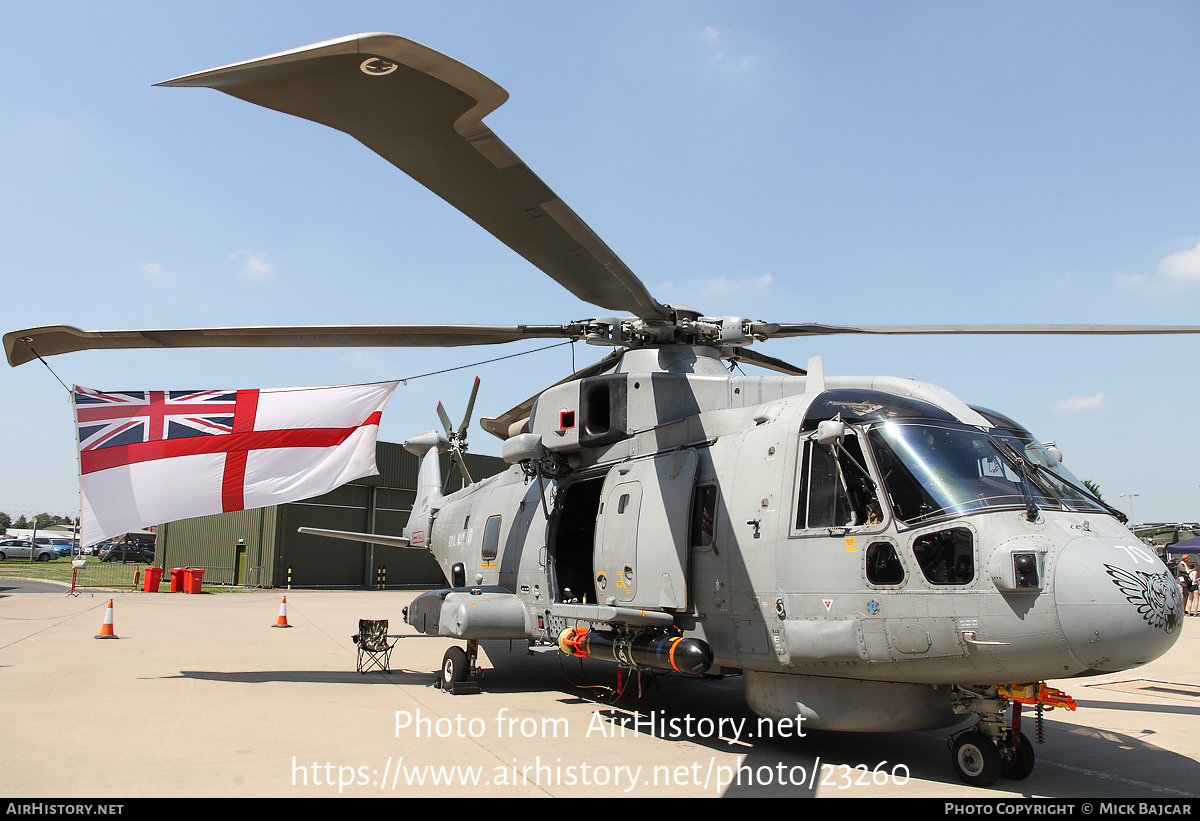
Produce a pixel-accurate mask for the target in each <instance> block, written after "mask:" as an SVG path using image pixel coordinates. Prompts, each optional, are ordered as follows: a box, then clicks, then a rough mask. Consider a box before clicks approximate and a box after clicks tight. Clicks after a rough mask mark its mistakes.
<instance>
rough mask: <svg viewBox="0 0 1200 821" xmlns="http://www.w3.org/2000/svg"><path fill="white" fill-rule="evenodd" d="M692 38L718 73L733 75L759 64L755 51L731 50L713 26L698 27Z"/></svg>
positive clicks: (718, 30) (719, 31)
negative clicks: (701, 47) (700, 46)
mask: <svg viewBox="0 0 1200 821" xmlns="http://www.w3.org/2000/svg"><path fill="white" fill-rule="evenodd" d="M693 36H694V37H695V38H696V39H697V40H699V41H700V42H701V43H702V44H703V46H704V47H705V49H706V54H707V58H708V64H709V66H710V67H712V68H714V69H717V70H718V71H721V72H724V73H729V74H735V73H741V72H743V71H747V70H749V69H751V68H753V67H754V66H755V65H757V64H758V62H759V59H760V58H759V55H758V53H757V52H755V51H745V50H738V49H736V48H731V47H730V44H729V43H728V42H727V41H726V38H725V37H724V36H723V35H722V33H721V30H720V29H717V28H714V27H713V26H700V27H699V28H697V29H694V30H693Z"/></svg>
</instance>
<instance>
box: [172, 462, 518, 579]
mask: <svg viewBox="0 0 1200 821" xmlns="http://www.w3.org/2000/svg"><path fill="white" fill-rule="evenodd" d="M465 458H466V462H467V469H468V470H469V471H470V473H471V476H472V477H473V478H474V479H475V480H476V481H478V480H479V479H481V478H485V477H488V476H492V475H494V474H496V473H500V472H502V471H504V470H505V468H507V467H508V466H507V465H506V464H505V463H504V462H503V461H502V460H501V459H499V458H497V457H494V456H478V455H475V454H470V453H468V454H465ZM442 461H443V471H444V473H445V472H449V469H450V466H451V464H452V463H451V461H450V460H449V459H443V460H442ZM375 463H376V466H377V467H378V469H379V475H378V476H367V477H364V478H362V479H356V480H354V481H352V482H350V483H348V484H345V485H343V486H342V487H340V488H337V489H336V490H334V491H332V492H330V493H326V494H325V495H323V496H317V497H315V498H312V499H306V500H304V501H302V502H289V503H288V504H282V505H275V506H272V507H265V508H258V509H256V510H243V511H237V512H234V513H221V514H217V515H213V516H200V517H197V518H194V519H183V520H180V521H177V522H168V523H166V524H163V525H160V526H159V528H158V539H157V544H156V548H155V557H154V563H155V564H156V565H158V566H159V567H164V568H172V567H202V568H204V583H205V584H209V583H215V584H231V585H249V586H262V587H289V586H290V587H358V586H363V587H380V586H386V587H399V586H438V585H442V584H445V580H444V577H443V575H442V571H441V568H439V567H438V564H437V562H435V561H434V560H433V557H432V556H431V555H430V554H429V552H428V551H426V550H409V549H406V548H399V547H385V546H383V545H370V544H361V543H358V542H348V541H342V540H339V539H328V538H324V537H320V536H310V535H306V534H304V533H299V532H297V529H298V528H300V527H319V528H325V529H328V530H350V531H355V532H359V533H386V534H391V535H396V534H399V533H400V531H401V528H403V527H404V525H405V524H407V522H408V514H409V511H411V510H412V506H413V501H414V500H415V499H416V487H417V469H418V466H419V460H418V459H417V457H416V456H414V455H413V454H411V453H409V452H408V451H406V450H404V448H403V447H401V446H400V445H398V444H393V443H390V442H379V443H377V444H376V448H375ZM453 476H454V485H453V487H454V488H458V487H461V485H462V481H461V477H459V475H458V471H457V469H455V470H454V473H453Z"/></svg>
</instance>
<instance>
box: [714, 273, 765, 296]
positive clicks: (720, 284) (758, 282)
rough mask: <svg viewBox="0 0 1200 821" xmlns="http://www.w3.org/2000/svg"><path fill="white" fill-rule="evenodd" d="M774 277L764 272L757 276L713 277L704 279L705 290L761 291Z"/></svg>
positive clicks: (724, 292)
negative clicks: (736, 277) (738, 277)
mask: <svg viewBox="0 0 1200 821" xmlns="http://www.w3.org/2000/svg"><path fill="white" fill-rule="evenodd" d="M772 280H774V277H773V276H772V275H771V274H763V275H762V276H757V277H741V278H740V279H736V280H735V279H730V278H729V277H726V276H720V277H712V278H710V279H706V280H704V286H703V287H704V292H705V293H709V294H731V293H734V292H735V291H743V290H747V289H751V290H758V291H761V290H763V289H764V288H767V287H768V286H770V284H771V282H772Z"/></svg>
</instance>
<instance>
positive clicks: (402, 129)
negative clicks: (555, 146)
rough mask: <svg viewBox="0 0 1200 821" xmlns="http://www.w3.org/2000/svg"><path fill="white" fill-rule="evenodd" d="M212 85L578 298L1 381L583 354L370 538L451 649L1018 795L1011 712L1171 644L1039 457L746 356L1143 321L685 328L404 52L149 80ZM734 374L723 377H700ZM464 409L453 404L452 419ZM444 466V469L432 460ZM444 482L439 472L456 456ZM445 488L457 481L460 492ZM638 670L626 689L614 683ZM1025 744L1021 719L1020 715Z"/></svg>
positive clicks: (1017, 749) (436, 448) (122, 337)
mask: <svg viewBox="0 0 1200 821" xmlns="http://www.w3.org/2000/svg"><path fill="white" fill-rule="evenodd" d="M162 85H165V86H173V87H178V86H201V87H209V88H215V89H218V90H220V91H223V92H225V93H227V94H230V95H232V96H235V97H239V98H241V99H244V100H247V101H250V102H252V103H256V104H258V105H262V106H265V107H268V108H272V109H275V110H278V111H282V112H284V113H288V114H293V115H295V116H298V117H302V118H305V119H309V120H313V121H315V122H318V123H323V124H325V125H328V126H330V127H332V128H335V129H338V130H340V131H343V132H346V133H348V134H350V135H351V136H353V137H355V138H356V139H358V140H359V141H361V142H362V143H364V144H365V145H367V146H368V147H369V148H371V149H372V150H374V151H375V152H376V153H378V154H380V155H381V156H382V157H384V158H385V159H386V160H388V161H389V162H391V163H392V164H393V165H395V166H396V167H398V168H400V169H401V170H402V171H404V172H405V173H407V174H409V175H411V176H412V177H413V178H415V179H416V180H417V181H419V182H421V183H422V184H423V185H425V186H426V187H428V188H429V189H431V190H432V191H433V192H434V193H436V194H437V195H439V196H441V197H442V198H444V199H445V200H447V201H448V202H449V203H451V204H452V205H454V206H455V207H457V208H458V209H460V210H461V211H462V212H463V213H465V214H466V215H467V216H468V217H470V218H471V219H473V220H474V221H475V222H477V223H478V224H479V225H481V226H482V227H483V228H485V229H486V230H487V231H489V232H490V233H492V234H493V235H494V236H496V237H497V238H498V239H499V240H500V241H502V242H503V243H505V244H506V245H508V246H509V247H510V248H512V249H513V250H515V251H517V252H518V253H519V254H521V255H522V256H523V257H525V258H526V259H527V260H528V261H529V262H531V263H532V264H533V265H534V266H536V267H537V268H539V269H540V270H542V271H543V272H544V273H546V274H548V275H549V276H550V277H551V278H553V279H554V280H555V281H557V282H558V283H559V284H561V285H562V286H563V287H565V288H566V289H567V290H568V291H570V292H571V293H572V294H574V295H575V296H577V297H579V298H580V299H582V300H583V301H585V302H588V303H590V304H592V305H595V306H597V307H599V308H601V309H603V310H604V311H606V312H616V313H618V314H621V315H620V316H609V315H605V316H599V317H594V318H591V319H586V320H579V321H572V322H568V323H566V324H561V325H489V326H467V325H389V326H320V327H270V328H241V329H233V328H213V329H185V330H135V331H80V330H78V329H76V328H70V327H66V326H53V327H43V328H35V329H29V330H22V331H16V332H13V333H9V334H7V335H5V337H4V345H5V351H6V354H7V356H8V360H9V362H10V363H11V364H12V365H14V366H15V365H18V364H21V363H22V362H27V361H29V360H31V359H33V358H34V357H36V356H48V355H53V354H61V353H66V352H70V351H77V350H84V349H97V348H106V349H113V348H148V347H161V348H176V347H208V346H212V347H224V346H248V347H255V346H354V347H363V346H418V347H420V346H460V345H489V344H498V343H505V342H511V341H515V340H521V339H527V338H534V337H538V338H563V339H571V340H579V339H582V340H585V341H587V342H589V343H593V344H596V345H605V346H611V347H612V348H613V349H614V350H613V352H612V353H611V354H610V355H608V356H607V357H605V358H604V359H602V360H600V361H599V362H597V363H596V364H594V365H592V366H590V367H587V368H584V369H583V370H580V371H578V372H576V373H573V374H571V375H570V376H568V377H567V378H565V379H563V380H561V381H560V382H558V383H557V384H555V385H553V386H551V387H549V388H547V389H546V390H544V391H542V392H541V393H539V394H538V395H537V396H534V397H532V398H530V399H529V400H528V401H526V402H524V403H522V404H521V405H519V406H517V407H515V408H513V409H512V410H510V411H508V412H507V413H504V414H502V415H500V416H497V417H494V418H487V419H483V420H482V422H481V424H482V426H483V428H484V429H485V430H487V431H489V432H490V433H492V434H495V435H496V436H498V437H499V438H501V439H503V440H504V441H503V451H502V452H503V458H504V459H505V460H506V461H507V462H508V463H510V465H511V467H510V468H509V469H508V470H507V471H506V472H504V473H501V474H499V475H497V476H493V477H491V478H488V479H485V480H482V481H478V482H471V483H470V484H468V485H467V486H466V487H464V488H463V489H461V490H458V491H456V492H453V493H449V494H446V493H444V492H443V488H442V485H441V475H442V471H441V464H440V460H441V458H442V454H444V453H447V452H448V453H449V454H450V455H451V457H452V458H454V459H455V460H456V462H457V463H458V464H460V465H463V462H462V459H461V454H462V452H463V450H464V449H465V433H466V426H467V421H468V420H469V417H470V409H468V414H467V418H465V419H464V422H463V424H462V425H460V426H459V428H458V429H453V428H452V426H451V424H450V421H449V418H448V416H447V415H446V414H445V412H444V411H440V415H441V417H442V423H443V425H444V427H445V430H446V433H445V435H443V434H442V433H440V432H437V431H430V432H428V433H426V434H424V435H422V436H418V437H416V438H413V439H410V440H408V441H407V442H406V443H405V445H406V447H408V448H409V449H410V450H411V451H413V452H415V453H417V454H418V455H419V456H420V457H421V468H420V481H419V491H418V496H417V502H416V504H415V506H414V509H413V511H412V514H411V517H410V519H409V522H408V525H407V527H406V528H405V530H404V533H403V534H401V535H399V536H386V535H381V534H354V533H339V532H331V531H322V532H323V533H325V535H330V536H335V537H340V538H348V539H352V540H357V541H367V542H374V543H379V544H391V545H402V546H407V547H412V548H417V549H428V550H430V551H431V552H432V553H433V555H434V556H435V557H436V558H437V561H438V562H439V563H440V565H441V567H442V569H443V570H444V571H445V573H446V576H447V578H448V579H449V580H450V583H451V587H449V588H447V589H444V590H437V591H432V592H430V593H426V594H424V595H422V596H421V597H419V598H417V599H416V600H415V601H414V602H413V603H412V604H411V605H410V607H408V608H407V610H406V612H405V619H406V621H407V622H408V623H409V624H411V625H413V626H414V627H416V628H417V629H419V630H420V631H422V632H424V633H427V634H430V635H436V636H443V637H452V638H454V639H457V640H461V641H462V642H464V644H465V647H460V646H454V647H452V648H451V649H450V650H449V651H448V652H447V654H446V656H445V658H444V666H443V669H442V672H441V675H442V678H443V681H444V683H445V685H446V686H449V687H453V686H455V685H456V684H458V683H460V682H463V681H464V679H467V678H468V676H470V675H472V673H473V672H474V671H475V670H476V652H477V647H478V644H477V643H478V642H479V641H480V640H485V639H510V640H524V641H525V642H526V643H527V644H528V646H530V647H534V648H550V649H551V650H553V648H555V647H557V648H559V649H560V650H561V651H562V652H564V653H568V654H570V655H575V656H581V657H592V658H599V659H606V660H609V661H611V662H614V663H615V664H617V665H619V667H620V668H624V669H625V670H627V671H628V670H636V671H647V670H649V671H668V672H671V671H673V672H679V673H684V674H688V675H707V676H723V675H732V674H740V675H741V676H742V677H743V680H744V684H745V694H746V699H747V701H748V703H749V705H750V707H751V708H752V709H753V710H754V712H755V713H757V714H758V715H760V716H763V717H766V718H769V719H778V720H783V719H790V720H795V719H796V718H797V717H802V718H803V720H804V726H805V727H808V728H813V729H827V730H840V731H909V730H921V729H932V728H950V727H957V726H959V725H963V724H966V722H967V720H968V719H970V718H971V717H972V716H975V717H977V718H978V720H977V721H975V722H974V723H973V724H972V725H970V727H969V729H967V730H965V731H961V732H959V733H958V734H957V735H955V736H953V737H952V739H951V753H952V755H951V758H952V762H953V766H954V768H955V771H956V772H957V774H958V776H959V777H960V778H962V779H963V780H964V781H966V782H968V783H972V784H977V785H987V784H991V783H993V782H994V781H995V780H996V779H997V778H999V777H1007V778H1013V779H1021V778H1025V777H1027V776H1028V775H1029V774H1030V773H1031V772H1032V770H1033V767H1034V752H1033V748H1032V745H1031V743H1030V741H1029V739H1028V737H1027V736H1026V735H1025V734H1024V733H1023V732H1022V730H1021V709H1022V706H1023V705H1028V706H1031V707H1033V708H1034V709H1035V710H1037V712H1038V718H1039V719H1040V717H1041V711H1042V710H1043V709H1045V708H1047V707H1055V706H1066V707H1069V708H1073V707H1074V702H1073V701H1071V699H1070V698H1069V696H1067V695H1065V694H1063V693H1060V692H1058V691H1057V690H1054V689H1052V688H1049V687H1048V686H1046V684H1045V681H1046V680H1047V679H1056V680H1057V679H1064V678H1070V677H1074V676H1089V675H1097V674H1102V675H1106V674H1111V673H1115V672H1118V671H1121V670H1125V669H1128V668H1131V667H1136V666H1138V665H1142V664H1145V663H1147V662H1149V661H1151V660H1153V659H1155V658H1157V657H1159V656H1160V655H1162V654H1163V653H1165V652H1166V651H1167V650H1168V649H1170V647H1171V646H1172V645H1173V644H1174V642H1175V640H1176V639H1177V638H1178V635H1179V625H1180V620H1181V617H1182V615H1183V602H1182V600H1181V597H1180V594H1179V588H1178V586H1177V585H1176V584H1174V583H1173V581H1172V579H1171V577H1170V576H1169V575H1168V573H1167V569H1166V567H1165V566H1164V565H1163V563H1162V561H1161V560H1160V559H1159V558H1158V557H1157V556H1156V555H1155V554H1154V553H1153V552H1151V551H1150V550H1148V549H1147V548H1146V547H1145V546H1144V545H1142V543H1141V542H1139V541H1138V539H1136V538H1135V537H1134V536H1133V535H1132V534H1131V533H1130V532H1129V530H1127V529H1126V528H1125V526H1124V517H1123V516H1122V515H1121V514H1120V513H1118V512H1117V511H1115V510H1113V509H1112V508H1110V507H1108V506H1107V505H1105V504H1104V503H1103V502H1102V501H1101V500H1099V499H1098V498H1096V497H1095V496H1094V495H1092V494H1091V493H1089V492H1087V491H1086V490H1085V489H1084V488H1083V487H1082V485H1081V484H1080V483H1079V482H1078V481H1077V480H1076V479H1074V478H1073V477H1072V476H1071V474H1070V473H1069V472H1068V471H1067V470H1066V469H1065V468H1064V467H1063V466H1062V464H1061V461H1060V454H1058V453H1057V450H1056V449H1055V448H1054V447H1053V446H1044V445H1042V444H1041V443H1039V442H1038V441H1037V440H1036V439H1035V438H1034V437H1033V436H1032V435H1031V434H1030V433H1029V432H1028V431H1027V430H1025V429H1024V428H1023V427H1022V426H1020V425H1019V424H1017V423H1015V422H1013V421H1012V420H1010V419H1008V418H1006V417H1004V416H1002V415H1000V414H998V413H996V412H993V411H990V410H987V409H984V408H977V407H970V406H968V405H967V404H965V403H964V402H962V401H961V400H959V399H958V398H956V397H955V396H953V395H951V394H950V393H948V392H947V391H945V390H943V389H941V388H938V387H935V386H933V385H929V384H925V383H922V382H917V381H914V380H911V379H901V378H893V377H885V376H873V377H845V376H832V375H830V376H826V375H825V374H824V371H823V367H822V364H821V360H820V359H819V358H814V359H812V360H810V361H809V363H807V367H806V368H799V367H796V366H793V365H789V364H788V363H786V362H783V361H781V360H778V359H774V358H772V357H770V356H766V355H764V354H761V353H758V352H757V351H755V350H753V349H752V348H751V347H750V346H751V345H752V343H756V342H763V341H766V340H770V339H778V338H784V337H798V336H819V335H824V334H1146V333H1197V332H1200V328H1197V327H1156V326H1046V325H1039V326H1008V325H990V326H906V325H900V326H858V327H851V326H833V325H825V324H817V323H776V322H764V321H754V320H750V319H747V318H743V317H735V316H709V315H706V314H703V313H701V312H699V311H696V310H692V309H691V308H686V307H683V306H679V305H664V304H661V303H659V302H658V301H657V300H655V299H654V298H653V297H652V296H651V295H650V293H649V292H648V291H647V289H646V287H645V286H644V285H643V284H642V282H641V281H640V280H639V279H638V278H637V277H636V276H635V275H634V274H633V272H632V271H631V270H630V269H629V268H628V267H626V265H625V264H624V263H623V262H622V261H621V260H620V258H618V257H617V255H616V254H614V253H613V252H612V251H611V250H610V249H609V248H608V246H607V245H605V244H604V242H603V241H602V240H601V239H600V238H599V237H598V236H597V235H596V234H595V233H593V232H592V231H591V229H589V228H588V226H587V225H586V224H585V223H584V222H583V221H582V220H581V219H580V218H579V217H578V216H577V215H576V214H575V212H574V211H572V210H571V209H570V208H569V207H568V206H567V205H565V204H564V203H563V202H562V201H561V200H560V199H559V198H558V197H557V196H556V195H555V194H554V192H553V191H551V190H550V189H549V188H548V187H547V186H546V185H545V184H544V183H543V182H542V181H541V180H540V179H538V177H537V176H535V175H534V174H533V172H532V171H530V169H529V168H528V167H527V166H526V165H525V164H524V163H523V162H521V160H520V159H519V158H518V157H517V155H516V154H515V153H514V152H513V151H512V150H511V149H510V148H509V147H508V146H507V145H505V144H504V143H503V142H502V141H501V140H500V139H499V138H498V137H497V136H496V135H495V134H494V133H493V132H492V131H491V130H490V129H489V128H488V127H487V126H485V125H484V124H483V118H484V117H485V116H486V115H487V114H488V113H490V112H491V111H493V110H495V109H496V108H497V107H498V106H499V105H501V104H502V103H503V102H504V101H505V99H506V98H507V94H506V92H505V91H504V90H503V89H501V88H500V87H499V86H498V85H496V84H495V83H494V82H492V81H491V80H489V79H488V78H486V77H484V76H482V75H481V74H479V73H477V72H476V71H474V70H472V69H470V68H468V67H467V66H465V65H463V64H461V63H458V62H456V61H455V60H452V59H450V58H448V57H446V56H444V55H442V54H439V53H437V52H435V51H433V50H431V49H428V48H426V47H424V46H421V45H419V44H417V43H413V42H411V41H409V40H406V39H403V38H401V37H397V36H394V35H388V34H364V35H358V36H351V37H345V38H341V39H337V40H331V41H328V42H324V43H319V44H315V45H312V46H307V47H304V48H300V49H296V50H293V51H288V52H283V53H280V54H275V55H271V56H268V57H264V58H261V59H257V60H252V61H249V62H244V63H238V64H234V65H230V66H225V67H222V68H217V69H213V70H210V71H205V72H201V73H197V74H191V75H186V76H183V77H180V78H177V79H175V80H171V81H168V82H166V83H163V84H162ZM726 361H733V362H740V363H745V364H751V365H757V366H761V367H762V368H764V369H765V370H767V371H768V372H769V373H767V374H763V375H755V376H748V375H741V374H738V375H734V374H733V373H731V372H730V371H729V370H727V368H726V366H725V364H724V362H726ZM473 401H474V394H472V402H473ZM463 466H464V468H465V465H463ZM464 475H465V470H464ZM466 478H467V481H468V482H470V478H469V477H466ZM639 674H640V673H639ZM1039 729H1040V727H1039Z"/></svg>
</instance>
